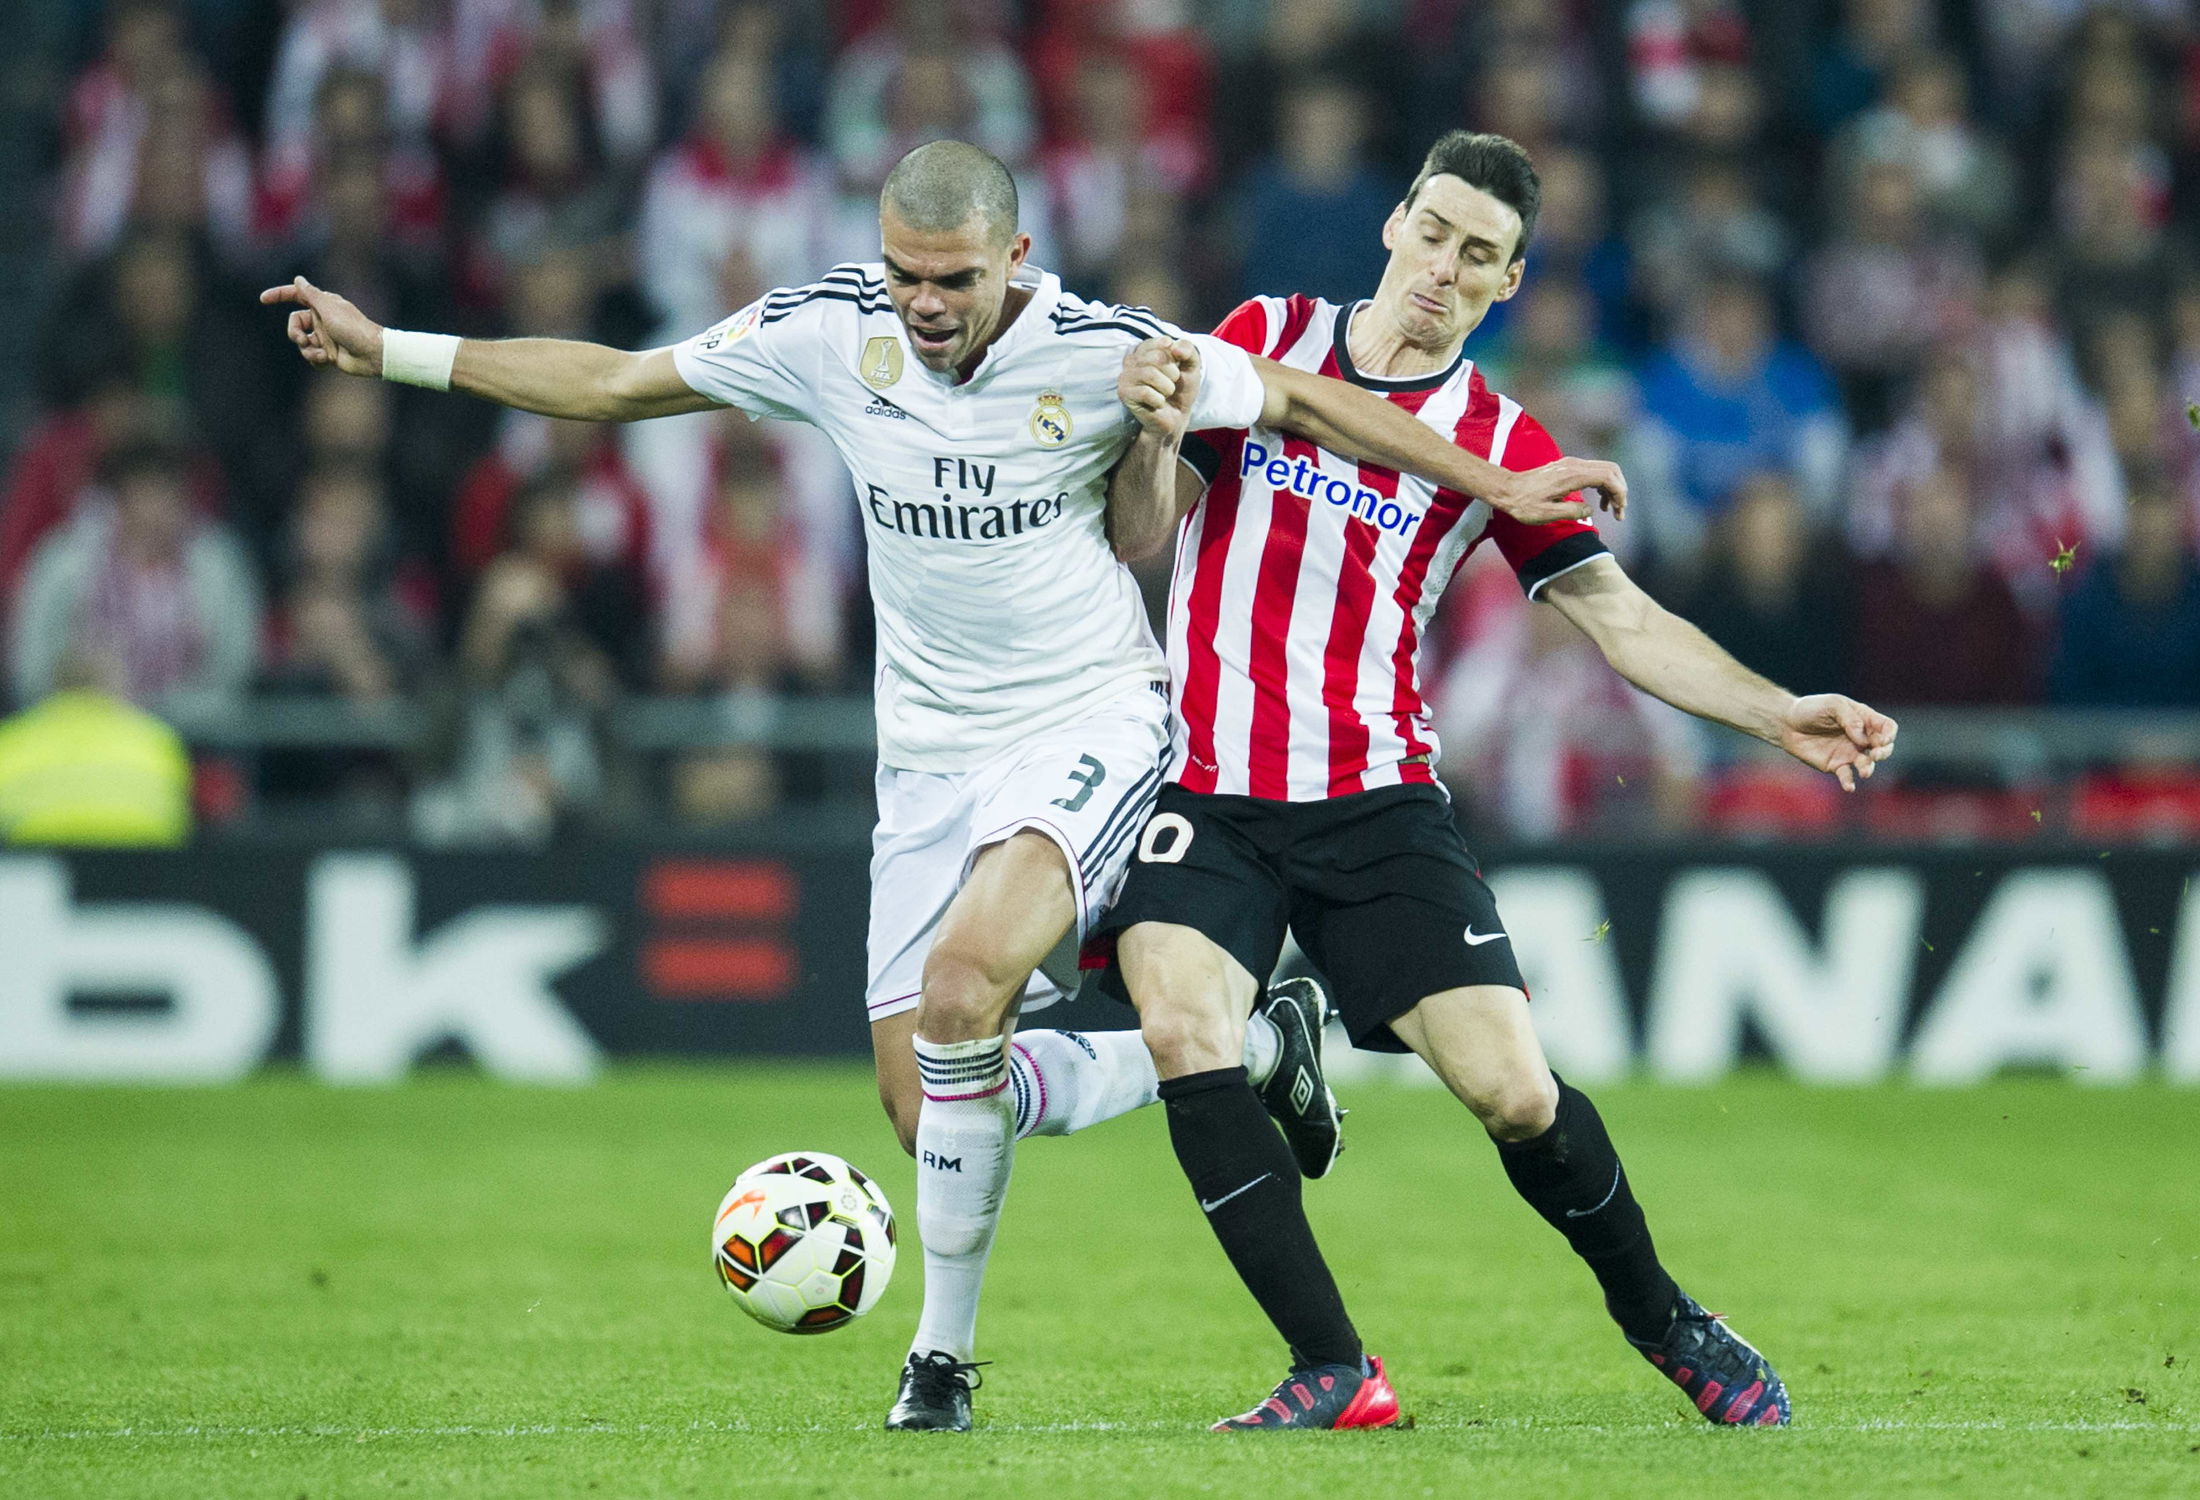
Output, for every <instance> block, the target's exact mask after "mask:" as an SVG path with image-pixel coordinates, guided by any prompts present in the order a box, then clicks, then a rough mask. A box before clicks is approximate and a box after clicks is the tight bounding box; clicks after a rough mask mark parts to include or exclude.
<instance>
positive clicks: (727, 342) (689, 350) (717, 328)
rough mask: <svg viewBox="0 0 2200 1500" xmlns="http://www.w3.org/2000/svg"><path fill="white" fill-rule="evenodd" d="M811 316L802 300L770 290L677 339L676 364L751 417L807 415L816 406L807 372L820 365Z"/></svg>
mask: <svg viewBox="0 0 2200 1500" xmlns="http://www.w3.org/2000/svg"><path fill="white" fill-rule="evenodd" d="M774 298H779V301H778V302H777V303H776V304H775V303H774V300H773V299H774ZM767 309H769V310H767ZM810 322H811V319H810V318H809V317H807V316H805V310H804V309H803V308H802V307H801V305H800V304H795V305H792V306H789V305H787V301H786V299H785V298H784V297H781V296H780V294H779V293H776V292H775V293H771V294H769V295H767V296H764V297H762V298H759V299H758V300H757V301H754V302H751V303H750V304H749V305H748V306H747V307H744V308H742V309H741V310H740V311H739V312H737V313H735V314H734V315H733V316H732V317H730V318H727V319H726V320H724V321H723V322H721V323H718V324H715V325H713V326H712V327H709V328H706V329H704V330H703V331H702V332H701V333H698V334H696V335H695V336H694V337H693V338H691V339H688V340H686V341H685V342H682V343H678V344H675V345H673V346H672V363H673V367H674V368H675V369H677V370H678V371H679V372H680V378H681V379H682V380H684V381H686V382H687V383H688V386H689V388H690V389H691V390H693V391H694V392H695V393H696V394H697V395H699V396H708V397H709V398H710V399H711V400H713V401H715V402H717V403H718V404H719V405H721V406H737V407H739V408H740V409H741V410H742V411H744V412H746V413H747V414H748V415H749V416H751V417H784V418H787V419H788V420H790V421H797V422H799V421H806V420H808V419H809V418H810V417H811V415H812V413H813V412H814V410H815V408H816V402H815V401H814V400H813V399H812V397H811V393H810V390H809V386H810V385H811V383H812V382H811V381H809V380H808V379H806V378H805V377H806V376H807V375H808V374H809V373H811V372H813V371H814V370H815V369H816V367H817V351H818V343H817V340H816V337H815V335H814V333H813V331H812V329H811V328H810Z"/></svg>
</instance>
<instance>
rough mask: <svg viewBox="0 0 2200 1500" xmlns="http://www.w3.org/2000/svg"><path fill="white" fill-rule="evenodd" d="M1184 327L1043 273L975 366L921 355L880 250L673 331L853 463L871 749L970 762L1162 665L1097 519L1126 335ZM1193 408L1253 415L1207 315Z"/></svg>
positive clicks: (682, 347)
mask: <svg viewBox="0 0 2200 1500" xmlns="http://www.w3.org/2000/svg"><path fill="white" fill-rule="evenodd" d="M1157 335H1158V336H1162V337H1169V338H1175V337H1181V336H1182V330H1180V329H1177V328H1175V327H1173V326H1171V325H1170V324H1167V323H1164V322H1162V321H1161V320H1160V319H1158V318H1156V317H1154V316H1153V315H1152V314H1151V313H1149V312H1146V311H1144V310H1143V309H1139V308H1122V307H1111V306H1108V305H1106V304H1104V303H1093V302H1087V301H1085V300H1084V299H1083V298H1082V297H1079V296H1076V295H1075V294H1073V293H1070V292H1065V291H1064V290H1063V289H1062V283H1061V280H1060V278H1058V277H1056V276H1055V275H1053V274H1052V273H1051V272H1048V273H1044V274H1040V275H1039V276H1038V279H1037V283H1036V285H1034V286H1033V287H1032V295H1031V300H1030V301H1029V302H1028V303H1026V304H1025V306H1024V309H1023V311H1022V312H1021V313H1019V314H1018V315H1017V318H1016V321H1015V322H1013V323H1011V324H1010V325H1009V326H1008V328H1007V330H1006V331H1005V332H1003V333H1002V334H1001V335H1000V336H999V337H998V338H996V339H995V340H994V341H993V345H992V347H991V348H990V349H988V350H987V351H986V355H985V358H984V360H983V361H982V362H981V363H980V364H979V366H978V368H977V370H976V371H975V372H974V373H973V374H972V375H971V377H970V378H969V379H968V380H966V381H960V382H958V381H957V380H956V379H955V378H954V377H953V376H952V375H936V374H934V373H933V372H932V371H930V370H928V369H926V368H925V367H924V365H923V364H922V363H921V362H919V360H918V359H917V356H916V354H915V352H914V351H913V350H911V349H910V347H909V344H908V341H907V339H906V338H905V337H904V335H903V332H902V326H901V319H900V318H899V317H898V316H897V315H896V314H895V312H894V307H893V303H892V302H891V301H890V300H888V297H887V294H886V280H885V268H884V266H882V265H879V264H869V265H844V266H836V267H835V268H834V269H833V270H831V271H830V272H828V273H826V275H825V277H824V279H822V280H820V281H817V282H813V283H812V284H811V285H809V286H803V287H787V288H782V289H781V290H779V291H775V292H771V293H769V294H767V295H766V296H764V297H763V298H761V299H759V300H758V301H756V302H754V303H751V304H750V305H749V306H747V307H745V308H743V309H742V310H741V311H740V312H738V313H735V314H734V315H733V316H732V317H730V318H728V319H726V320H725V321H724V322H722V323H720V324H718V325H717V326H716V327H714V328H709V329H706V330H704V331H703V332H702V333H699V334H697V335H696V336H695V337H694V338H691V339H689V340H688V341H687V342H685V343H683V344H679V345H676V346H674V350H673V359H674V361H675V363H676V364H677V365H678V367H679V371H680V377H681V378H682V379H683V380H685V381H686V382H687V383H688V385H690V386H691V387H693V388H694V389H695V391H696V392H698V393H699V394H701V395H704V396H708V397H709V398H710V399H712V400H713V401H717V402H719V403H721V404H723V405H727V406H735V407H739V408H740V409H741V410H742V411H744V412H746V413H747V414H748V415H749V416H751V417H784V418H786V419H788V420H790V421H796V422H809V423H812V424H814V425H816V426H817V427H818V428H820V429H821V430H822V431H823V432H824V433H825V434H826V435H827V436H828V437H830V438H831V439H832V441H833V445H834V446H835V447H837V448H838V449H839V450H840V456H841V458H842V459H843V460H844V461H845V462H846V463H847V465H848V469H849V472H850V473H851V474H852V475H853V476H854V478H855V491H856V496H857V502H856V503H857V507H858V509H859V510H860V511H861V512H862V516H863V527H864V532H865V535H866V538H867V540H868V542H869V546H870V570H871V597H872V600H873V602H874V604H875V606H876V611H877V616H878V674H877V697H878V739H879V759H880V760H881V761H883V762H884V763H885V764H887V765H889V766H894V767H898V768H901V769H904V770H912V771H962V770H968V769H970V768H971V767H974V766H977V765H980V764H983V763H984V762H985V761H986V760H988V759H990V758H991V757H993V756H994V755H996V754H998V753H999V752H1000V751H1002V750H1004V749H1006V748H1008V747H1010V746H1012V745H1014V744H1015V743H1016V742H1018V741H1019V740H1021V739H1022V738H1023V737H1025V736H1027V735H1031V734H1036V733H1041V732H1044V731H1046V730H1049V729H1053V728H1056V727H1059V726H1061V725H1064V724H1067V723H1070V722H1072V721H1073V720H1076V719H1078V718H1080V717H1082V716H1084V715H1085V714H1087V713H1089V712H1091V711H1092V710H1094V709H1096V708H1098V707H1100V706H1102V705H1104V704H1106V703H1107V702H1108V701H1109V700H1110V699H1112V698H1114V697H1116V696H1117V695H1118V694H1120V693H1122V692H1123V691H1124V690H1125V689H1126V688H1134V687H1136V686H1137V685H1138V684H1139V683H1141V682H1160V681H1162V680H1164V679H1165V678H1166V676H1167V668H1166V667H1165V666H1164V664H1163V661H1162V657H1161V652H1160V649H1159V647H1158V646H1156V644H1155V643H1154V638H1153V632H1152V631H1151V629H1149V628H1148V626H1147V624H1146V612H1145V607H1144V605H1143V604H1142V603H1141V602H1140V599H1139V594H1138V588H1137V585H1136V584H1135V583H1134V582H1133V580H1132V578H1131V576H1130V573H1129V572H1128V571H1127V570H1126V569H1125V568H1124V567H1123V566H1122V564H1121V563H1119V562H1117V561H1116V558H1115V553H1114V551H1113V549H1112V548H1110V547H1109V545H1108V540H1107V536H1106V533H1105V530H1104V522H1105V514H1106V510H1107V486H1108V472H1109V470H1110V469H1112V468H1113V467H1114V466H1115V462H1116V460H1117V459H1119V458H1121V457H1122V456H1123V450H1124V449H1125V448H1127V447H1128V446H1129V445H1130V442H1131V440H1132V438H1133V437H1135V436H1136V434H1137V422H1136V419H1135V418H1133V417H1132V416H1131V414H1130V412H1129V410H1128V409H1127V408H1125V407H1124V405H1123V404H1122V402H1121V401H1119V400H1118V399H1117V398H1116V392H1115V381H1116V375H1117V374H1118V373H1119V372H1120V370H1121V369H1122V365H1123V355H1124V353H1125V352H1126V351H1127V350H1129V349H1130V347H1131V346H1132V345H1133V344H1136V343H1137V342H1138V341H1139V340H1141V339H1145V338H1150V337H1154V336H1157ZM1194 338H1195V341H1196V342H1197V343H1198V344H1199V347H1200V353H1201V380H1200V389H1199V395H1198V399H1197V402H1196V409H1195V410H1194V411H1193V413H1192V427H1193V428H1194V429H1200V428H1241V427H1246V426H1250V425H1251V424H1252V423H1254V422H1256V421H1258V420H1259V418H1260V410H1261V403H1262V387H1261V382H1260V377H1259V375H1258V374H1257V373H1256V372H1255V370H1254V368H1253V364H1252V361H1251V359H1250V358H1248V357H1247V356H1246V354H1245V353H1244V352H1243V351H1242V350H1240V349H1237V348H1235V347H1233V346H1231V345H1229V344H1225V343H1223V342H1221V341H1220V340H1218V339H1213V338H1210V337H1208V336H1206V335H1204V334H1201V335H1194Z"/></svg>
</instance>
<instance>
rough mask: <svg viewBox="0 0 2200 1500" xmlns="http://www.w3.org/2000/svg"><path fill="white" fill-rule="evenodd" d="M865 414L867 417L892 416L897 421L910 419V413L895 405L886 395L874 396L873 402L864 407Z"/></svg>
mask: <svg viewBox="0 0 2200 1500" xmlns="http://www.w3.org/2000/svg"><path fill="white" fill-rule="evenodd" d="M863 414H864V415H865V416H867V417H892V418H893V419H894V420H895V421H897V422H906V421H908V420H909V413H907V412H905V411H903V410H902V409H901V408H900V407H898V406H896V405H894V403H893V402H891V401H889V400H887V399H886V398H885V397H884V396H873V397H872V398H871V404H870V405H869V406H866V407H865V408H863Z"/></svg>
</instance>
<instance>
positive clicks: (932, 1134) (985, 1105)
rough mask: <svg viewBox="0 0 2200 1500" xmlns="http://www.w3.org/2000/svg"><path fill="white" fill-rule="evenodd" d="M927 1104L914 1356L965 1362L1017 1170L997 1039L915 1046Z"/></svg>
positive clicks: (922, 1115)
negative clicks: (935, 1354)
mask: <svg viewBox="0 0 2200 1500" xmlns="http://www.w3.org/2000/svg"><path fill="white" fill-rule="evenodd" d="M916 1051H917V1072H918V1075H919V1076H920V1077H921V1078H922V1080H923V1082H924V1104H923V1107H922V1108H921V1109H920V1110H919V1111H918V1113H917V1236H918V1238H919V1239H920V1240H921V1241H922V1242H923V1245H924V1312H923V1315H922V1316H921V1317H919V1318H918V1320H917V1336H916V1339H915V1341H914V1342H913V1343H911V1345H910V1346H909V1349H910V1352H911V1353H912V1354H923V1353H929V1352H932V1351H935V1350H936V1351H939V1352H941V1353H945V1354H951V1355H953V1356H954V1357H955V1358H956V1359H962V1360H967V1359H969V1358H971V1356H972V1355H973V1354H974V1353H975V1352H976V1349H977V1340H978V1291H979V1288H980V1287H981V1286H982V1285H983V1284H984V1282H985V1262H986V1257H987V1256H988V1255H989V1254H991V1253H992V1250H993V1230H994V1227H995V1226H996V1225H997V1224H999V1223H1000V1218H1001V1200H1002V1199H1003V1198H1004V1197H1006V1196H1007V1193H1008V1173H1009V1168H1010V1167H1011V1166H1013V1165H1014V1163H1015V1159H1016V1158H1015V1153H1016V1135H1015V1113H1014V1108H1013V1105H1012V1104H1011V1101H1010V1097H1009V1089H1008V1063H1007V1059H1006V1057H1005V1056H1004V1052H1005V1049H1004V1048H1003V1046H1002V1044H1001V1039H1000V1038H999V1037H997V1036H996V1037H986V1038H984V1039H982V1040H980V1041H975V1042H928V1041H926V1040H925V1039H924V1038H923V1037H921V1036H920V1037H918V1038H916Z"/></svg>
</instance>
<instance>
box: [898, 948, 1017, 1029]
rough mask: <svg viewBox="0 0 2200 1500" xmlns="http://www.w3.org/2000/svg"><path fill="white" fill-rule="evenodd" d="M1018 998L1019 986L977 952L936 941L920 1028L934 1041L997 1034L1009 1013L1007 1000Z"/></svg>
mask: <svg viewBox="0 0 2200 1500" xmlns="http://www.w3.org/2000/svg"><path fill="white" fill-rule="evenodd" d="M1013 998H1014V987H1013V986H1012V985H1009V984H1008V983H1006V982H1005V981H1004V980H1003V979H1002V978H1001V976H999V975H997V974H994V973H993V972H992V971H991V969H990V967H989V966H988V965H987V964H986V963H985V962H984V961H983V960H982V959H981V958H979V957H978V956H976V955H973V954H967V953H963V952H961V951H959V950H957V949H953V948H949V947H946V946H945V945H941V946H938V947H935V948H934V949H933V950H932V954H931V956H930V957H929V958H927V959H926V960H925V964H924V994H923V997H922V998H921V999H920V1000H919V1002H918V1005H917V1030H918V1033H919V1034H920V1035H922V1036H924V1037H925V1038H926V1039H928V1040H930V1041H935V1042H964V1041H973V1040H975V1039H977V1038H978V1037H982V1036H992V1035H995V1034H997V1033H998V1032H999V1031H1000V1029H1001V1023H1002V1022H1003V1021H1004V1020H1006V1019H1007V1001H1008V1000H1010V999H1013Z"/></svg>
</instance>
